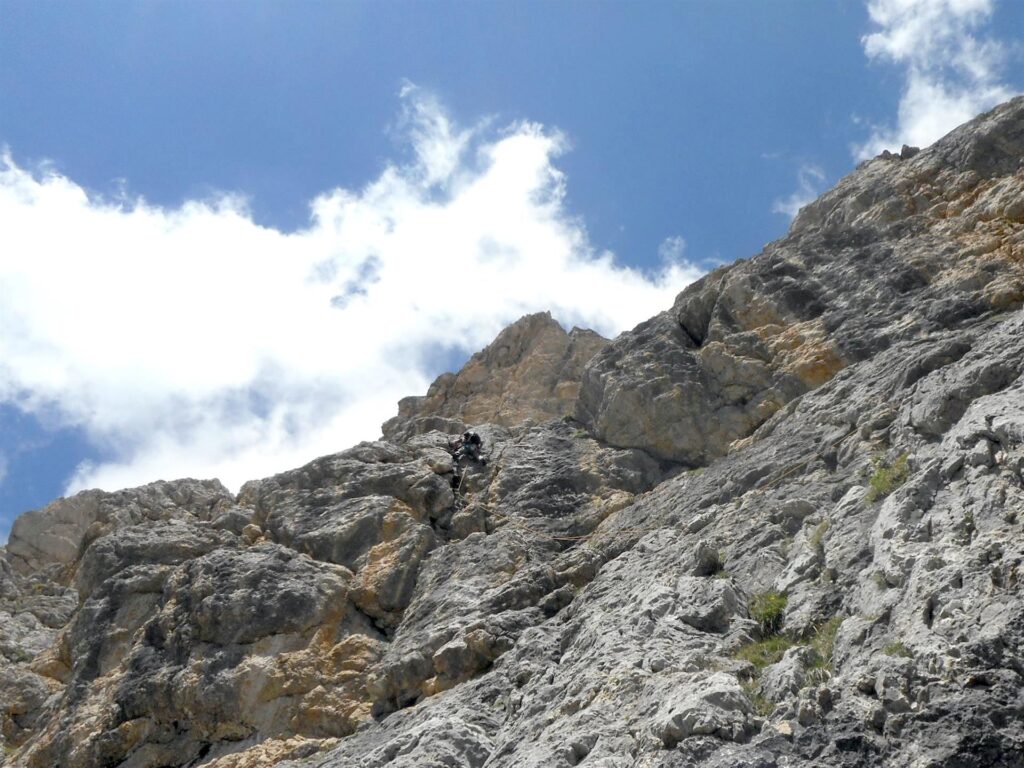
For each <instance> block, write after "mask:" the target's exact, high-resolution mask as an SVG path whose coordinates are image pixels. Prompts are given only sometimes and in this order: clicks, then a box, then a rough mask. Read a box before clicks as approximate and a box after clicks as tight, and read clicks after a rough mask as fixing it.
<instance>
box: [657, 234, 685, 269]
mask: <svg viewBox="0 0 1024 768" xmlns="http://www.w3.org/2000/svg"><path fill="white" fill-rule="evenodd" d="M685 252H686V240H684V239H683V238H682V237H680V236H679V235H672V236H671V237H666V238H665V239H664V240H662V241H661V245H659V246H658V258H659V259H661V262H662V264H668V265H671V264H679V263H681V262H682V260H683V254H684V253H685Z"/></svg>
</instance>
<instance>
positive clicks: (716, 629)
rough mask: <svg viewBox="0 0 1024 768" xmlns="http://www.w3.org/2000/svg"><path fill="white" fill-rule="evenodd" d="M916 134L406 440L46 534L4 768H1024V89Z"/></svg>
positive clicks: (7, 580) (412, 407) (34, 517)
mask: <svg viewBox="0 0 1024 768" xmlns="http://www.w3.org/2000/svg"><path fill="white" fill-rule="evenodd" d="M903 155H904V158H905V159H898V158H896V157H894V156H889V157H883V158H879V159H876V160H873V161H870V162H869V163H867V164H865V165H863V166H862V167H861V168H860V169H858V170H857V171H856V172H855V173H854V174H852V175H851V176H850V177H848V178H847V179H844V180H843V181H842V182H841V183H840V184H839V185H837V187H836V188H835V189H834V190H832V191H830V192H829V193H827V194H826V195H824V196H823V197H822V198H821V199H820V200H818V201H817V202H815V203H813V204H811V205H810V206H808V207H807V208H805V209H804V210H803V211H802V212H801V213H800V215H799V216H798V218H797V220H796V221H795V222H794V226H793V229H792V231H791V233H790V234H789V235H788V236H787V237H786V238H784V239H783V240H781V241H779V242H778V243H774V244H772V245H770V246H768V247H767V248H766V249H765V251H764V252H763V253H761V254H759V255H758V256H755V257H754V258H753V259H751V260H750V261H746V262H741V263H738V264H735V265H732V266H730V267H725V268H722V269H720V270H717V271H716V272H714V273H712V274H710V275H708V276H707V277H705V279H704V280H703V281H701V282H699V283H697V284H695V285H694V286H691V287H690V288H688V289H687V290H685V291H684V292H683V293H682V294H680V296H679V297H678V299H677V301H676V303H675V305H674V306H673V308H672V309H671V310H669V311H668V312H665V313H662V314H661V315H658V316H656V317H655V318H652V319H651V320H650V321H648V322H647V323H645V324H642V325H641V326H639V327H638V328H636V329H634V330H633V331H631V332H630V333H628V334H624V335H623V336H620V337H619V338H618V339H615V340H613V341H612V342H610V343H607V344H606V345H605V343H604V342H603V340H600V339H598V338H596V337H591V336H588V335H587V334H585V333H582V332H578V331H574V332H573V333H572V334H566V333H565V332H564V331H562V329H561V328H560V327H558V326H557V324H556V323H554V322H553V321H552V320H551V319H550V318H549V317H547V316H544V315H535V316H531V317H528V318H524V319H523V320H521V321H520V322H519V323H517V324H515V325H513V326H512V327H510V328H509V329H507V330H506V331H505V332H503V334H502V335H501V336H499V337H498V339H497V340H496V341H495V342H494V343H493V344H492V345H491V346H490V347H488V348H487V349H486V350H484V352H482V353H480V354H478V355H477V356H475V357H474V358H473V359H472V360H471V361H470V362H469V363H467V365H466V367H465V368H464V369H463V370H462V371H461V372H459V373H458V374H450V375H447V376H445V377H441V378H440V379H438V381H437V382H435V384H434V385H433V386H432V387H431V392H430V393H428V395H427V396H426V397H425V398H413V399H409V400H405V401H403V403H402V404H401V406H400V409H399V415H398V416H397V417H396V418H395V419H392V420H391V421H389V422H388V424H387V425H386V426H385V429H384V431H385V434H386V435H388V439H386V440H382V441H377V442H369V443H362V444H360V445H358V446H355V447H354V448H351V449H349V450H346V451H343V452H342V453H338V454H335V455H332V456H326V457H323V458H321V459H317V460H316V461H313V462H311V463H309V464H307V465H306V466H304V467H300V468H298V469H294V470H291V471H288V472H284V473H282V474H279V475H276V476H274V477H270V478H265V479H262V480H256V481H252V482H250V483H247V484H246V485H245V486H244V487H243V488H242V490H241V492H240V493H239V494H238V496H237V497H233V496H231V495H230V494H229V493H228V492H227V491H226V490H225V489H224V488H223V487H221V486H220V484H219V483H216V482H215V481H203V482H200V481H194V480H182V481H176V482H173V483H154V484H152V485H149V486H145V487H143V488H138V489H132V490H127V491H120V492H117V493H102V492H99V491H90V492H87V493H84V494H79V495H78V496H76V497H74V498H72V499H64V500H60V501H57V502H54V504H51V505H50V506H48V507H46V508H45V509H43V510H39V511H37V512H33V513H28V514H27V515H25V516H23V517H22V518H21V519H19V522H18V523H17V525H16V527H15V532H16V535H13V534H12V537H11V542H10V545H9V547H8V548H7V550H6V551H5V552H3V553H2V556H0V733H2V737H3V740H4V747H5V750H6V755H7V758H8V763H9V764H11V765H16V766H32V767H33V768H35V767H37V766H38V767H40V768H41V767H43V766H46V767H47V768H48V767H49V766H54V765H60V766H65V767H66V768H85V767H91V766H107V765H123V766H131V767H140V766H141V767H150V768H157V767H158V766H209V767H215V768H246V767H248V766H268V765H280V766H288V767H289V768H313V767H314V766H316V767H317V768H342V767H344V768H348V767H350V766H359V767H360V768H373V767H375V766H388V767H389V768H413V767H416V768H419V767H421V766H441V765H443V766H454V767H456V768H480V767H483V766H487V768H499V767H500V768H522V767H530V766H533V767H536V768H541V767H542V766H543V767H545V768H549V767H554V768H563V767H566V766H574V765H585V766H595V767H597V768H617V767H618V766H623V767H625V766H630V767H632V766H658V767H661V768H669V767H676V766H678V767H680V768H681V767H683V766H687V767H690V766H694V767H695V766H710V767H711V768H733V767H734V766H759V767H763V768H783V766H823V765H829V766H849V767H853V766H856V767H858V768H860V767H863V768H868V767H869V766H878V765H886V766H903V765H914V766H927V767H928V768H953V767H954V766H957V767H958V768H959V767H962V766H977V767H978V768H981V767H982V766H1005V767H1009V766H1015V767H1017V766H1021V765H1024V763H1022V758H1021V755H1022V754H1024V693H1022V691H1024V600H1022V598H1021V581H1022V579H1024V535H1022V528H1021V526H1022V525H1024V313H1022V311H1021V309H1020V307H1021V302H1022V299H1024V291H1022V284H1024V283H1022V269H1024V204H1022V202H1021V201H1024V190H1022V185H1024V170H1022V164H1021V161H1022V158H1024V99H1018V100H1015V101H1012V102H1009V103H1008V104H1006V105H1003V106H1002V107H1000V108H999V109H997V110H995V111H993V112H992V113H990V114H988V115H984V116H982V117H980V118H978V119H977V120H975V121H973V122H972V123H969V124H968V125H966V126H964V127H963V128H961V129H958V130H957V131H955V132H954V133H953V134H950V136H948V137H946V138H945V139H943V140H942V141H941V142H939V143H938V144H936V145H935V146H933V147H931V148H929V149H926V150H923V151H921V152H919V153H916V154H914V153H912V152H905V153H903ZM591 347H592V348H591ZM588 360H589V362H587V361H588ZM578 382H582V383H581V384H579V385H578ZM577 386H578V392H577ZM574 398H575V413H576V420H574V419H572V418H561V416H562V414H563V413H565V411H566V410H567V404H569V405H570V406H571V404H572V403H573V401H574ZM552 416H555V417H558V418H548V417H552ZM464 425H467V426H469V425H471V426H472V427H473V428H474V429H476V430H477V431H479V432H480V434H481V435H482V437H483V439H484V443H485V455H486V457H487V459H488V462H487V464H486V465H479V464H469V465H466V464H463V466H461V467H453V465H452V458H451V456H450V454H449V453H448V451H447V445H448V443H447V439H448V435H447V434H446V433H445V431H444V430H449V429H451V430H452V431H461V430H462V428H463V426H464ZM437 428H441V430H442V431H437ZM698 464H699V465H702V466H700V467H698V468H696V469H691V468H690V467H692V466H693V465H698ZM769 604H774V605H775V606H776V610H775V613H774V614H772V615H771V616H768V615H767V614H766V609H765V608H764V606H765V605H769Z"/></svg>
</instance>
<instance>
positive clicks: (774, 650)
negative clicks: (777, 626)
mask: <svg viewBox="0 0 1024 768" xmlns="http://www.w3.org/2000/svg"><path fill="white" fill-rule="evenodd" d="M794 645H796V641H795V640H794V639H793V638H791V637H787V636H786V635H772V636H771V637H769V638H766V639H765V640H758V641H757V642H755V643H747V644H746V645H744V646H741V647H739V648H737V649H736V651H735V652H734V653H733V656H734V657H735V658H737V659H740V660H741V661H749V662H750V663H751V664H753V665H754V669H756V670H757V671H758V672H760V671H761V670H762V669H764V668H765V667H767V666H770V665H772V664H774V663H775V662H777V661H778V660H779V659H781V658H782V655H783V654H784V653H785V652H786V651H787V650H789V649H790V648H792V647H793V646H794Z"/></svg>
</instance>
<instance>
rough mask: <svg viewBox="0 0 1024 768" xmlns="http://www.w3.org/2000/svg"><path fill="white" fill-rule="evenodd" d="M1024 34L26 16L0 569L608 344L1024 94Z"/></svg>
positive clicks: (104, 6)
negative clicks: (476, 353)
mask: <svg viewBox="0 0 1024 768" xmlns="http://www.w3.org/2000/svg"><path fill="white" fill-rule="evenodd" d="M1022 39H1024V4H1021V3H1016V2H1002V3H997V2H989V0H927V2H925V0H871V2H870V3H865V2H862V1H861V0H857V1H856V2H854V1H853V0H849V1H847V0H837V1H836V2H810V0H804V1H801V2H784V1H783V0H777V1H776V2H771V3H765V2H715V3H712V2H707V3H697V2H686V3H682V2H679V3H667V2H648V3H625V2H617V3H611V2H586V3H584V2H561V3H554V2H544V3H534V2H514V3H513V2H489V3H466V2H458V3H446V2H415V3H413V2H401V3H400V2H388V3H357V2H348V3H311V2H300V3H283V2H282V3H265V2H264V3H260V2H254V3H241V2H221V3H199V2H185V3H182V2H177V3H161V2H133V3H118V2H104V3H91V4H86V3H63V4H55V3H53V4H51V3H27V2H9V1H7V0H0V144H2V145H3V146H5V147H6V149H7V158H6V160H5V162H4V165H3V167H2V168H0V193H2V195H0V353H2V358H0V430H2V431H0V540H2V539H3V538H4V537H5V536H6V530H7V527H8V526H9V524H10V521H11V519H12V518H13V516H14V515H16V514H18V513H19V512H21V511H24V510H25V509H29V508H33V507H36V506H40V505H42V504H44V503H46V502H47V501H49V500H51V499H52V498H54V497H55V496H57V495H59V494H61V493H64V492H65V491H67V490H75V489H78V488H82V487H90V486H97V485H98V486H100V487H105V488H109V489H114V488H116V487H122V486H124V485H132V484H140V483H142V482H146V481H148V480H153V479H158V478H160V477H164V478H170V477H175V476H181V475H192V476H201V477H206V476H220V477H221V478H222V479H224V480H225V481H226V482H228V483H229V485H231V486H233V487H234V486H237V484H238V483H239V482H240V481H241V480H244V479H246V478H251V477H257V476H261V475H265V474H269V473H271V472H274V471H279V470H283V469H285V468H287V467H289V466H292V465H294V464H297V463H300V462H301V461H305V460H307V459H309V458H313V457H314V456H316V455H319V454H322V453H326V452H329V451H333V450H340V449H342V448H344V447H346V446H347V445H349V444H351V443H352V442H355V441H356V440H359V439H364V438H373V437H375V436H376V432H375V427H376V425H377V424H379V423H380V421H382V420H383V419H384V418H387V417H388V416H390V415H391V414H392V413H393V412H394V408H395V405H394V403H395V401H396V400H397V398H398V397H399V396H402V395H406V394H415V393H417V392H420V391H422V389H423V388H425V386H426V384H427V383H428V382H429V381H430V379H431V378H433V376H435V375H436V374H437V373H439V372H440V371H441V370H443V369H444V368H445V367H449V366H451V365H453V364H456V363H457V362H458V361H459V360H461V359H462V358H464V357H465V356H466V355H467V354H468V353H469V352H471V351H473V350H474V349H476V348H478V347H479V346H481V345H482V344H484V343H486V342H487V340H489V339H490V338H491V337H493V335H494V333H495V332H496V331H497V330H498V329H500V328H501V327H502V326H503V325H504V324H506V323H507V322H510V321H511V320H513V319H515V317H517V316H518V315H519V314H522V313H523V312H526V311H535V310H539V309H551V310H552V311H553V313H554V314H555V315H556V317H558V318H559V319H560V320H561V321H563V322H564V323H566V324H572V323H578V324H585V325H590V326H592V327H596V328H597V329H598V330H601V331H602V332H604V333H607V334H612V333H616V332H618V331H620V330H623V329H624V328H626V327H629V326H631V325H632V324H633V323H635V322H638V321H639V320H641V319H643V318H645V317H647V316H649V315H651V314H653V313H654V312H656V311H658V310H660V309H662V308H664V307H665V306H667V305H668V304H669V303H670V302H671V300H672V297H673V296H674V295H675V293H677V292H678V291H679V290H681V289H682V288H683V287H684V286H685V284H686V283H687V282H688V281H690V280H692V279H694V278H695V277H696V276H698V275H699V274H700V272H701V271H702V270H706V269H707V268H709V267H710V266H713V265H714V264H717V263H720V262H727V261H731V260H733V259H736V258H740V257H747V256H751V255H753V254H754V253H756V252H757V251H758V250H759V249H760V248H761V246H762V245H763V244H764V243H766V242H768V241H770V240H772V239H774V238H776V237H778V236H780V235H782V234H783V233H784V232H785V229H786V227H787V226H788V223H789V220H790V217H791V215H792V213H793V212H795V210H796V208H797V207H798V206H799V204H800V203H801V202H806V201H807V200H808V199H809V198H811V197H813V196H814V195H815V194H816V193H818V192H820V191H823V190H824V189H825V188H827V187H828V186H829V185H831V184H832V183H834V182H835V181H836V180H837V179H838V178H839V177H840V176H842V175H844V174H845V173H847V172H849V171H850V170H851V169H852V168H853V167H854V165H855V164H856V162H857V161H858V159H859V158H861V157H865V156H869V155H870V154H872V153H873V152H876V151H878V150H880V149H881V148H883V147H885V146H892V147H894V148H897V149H898V147H899V144H900V143H902V141H908V142H909V143H916V144H927V143H929V142H930V141H932V140H934V139H935V138H937V137H938V136H940V135H941V134H942V133H944V132H945V131H947V130H949V129H951V128H953V127H955V125H957V124H959V123H960V122H962V121H963V120H964V119H967V118H968V117H969V116H971V115H973V114H975V113H976V112H978V111H980V110H982V109H985V108H987V107H989V106H991V105H992V104H994V103H997V102H998V101H999V100H1001V99H1003V98H1005V97H1007V96H1009V95H1011V94H1013V93H1016V92H1019V90H1020V86H1021V84H1022V83H1024V60H1022V56H1021V52H1020V48H1019V41H1020V40H1022Z"/></svg>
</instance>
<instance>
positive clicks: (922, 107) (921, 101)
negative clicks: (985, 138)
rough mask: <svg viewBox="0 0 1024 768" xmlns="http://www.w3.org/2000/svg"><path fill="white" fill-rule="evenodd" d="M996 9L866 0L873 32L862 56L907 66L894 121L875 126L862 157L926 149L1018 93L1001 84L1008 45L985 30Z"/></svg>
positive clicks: (972, 0) (976, 3) (923, 0)
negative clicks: (886, 151) (905, 148)
mask: <svg viewBox="0 0 1024 768" xmlns="http://www.w3.org/2000/svg"><path fill="white" fill-rule="evenodd" d="M993 10H994V9H993V2H992V0H869V2H868V15H869V16H870V18H871V21H872V23H873V24H874V25H875V27H876V30H875V31H874V32H872V33H871V34H868V35H865V36H864V38H863V40H862V42H863V44H864V52H865V53H866V54H867V56H868V58H869V59H871V60H875V61H884V62H891V63H893V64H897V65H899V66H901V67H903V68H904V69H905V72H906V81H905V83H904V86H903V93H902V96H901V98H900V104H899V113H898V115H897V120H896V124H895V125H882V126H873V127H872V133H871V136H870V137H869V138H868V139H867V140H866V141H865V142H864V143H863V144H860V145H857V146H855V147H854V148H853V149H854V154H855V155H856V157H857V158H858V159H861V160H863V159H866V158H869V157H873V156H874V155H876V154H878V153H879V152H881V151H882V150H883V149H899V147H900V146H901V145H903V144H909V145H911V146H917V147H924V146H927V145H929V144H931V143H932V142H934V141H935V140H936V139H939V138H941V137H942V136H943V135H944V134H946V133H948V132H949V131H950V130H952V129H953V128H955V127H956V126H958V125H960V124H961V123H963V122H965V121H967V120H969V119H971V118H972V117H974V116H975V115H977V114H978V113H979V112H984V111H985V110H987V109H990V108H992V107H993V106H995V105H996V104H998V103H999V102H1001V101H1005V100H1006V99H1008V98H1010V97H1011V96H1013V95H1014V93H1015V90H1014V89H1013V88H1011V87H1010V86H1009V85H1008V84H1006V83H1004V82H1003V79H1002V70H1003V67H1004V66H1005V63H1006V61H1007V57H1008V51H1007V48H1006V46H1004V45H1003V44H1002V43H1000V42H999V41H997V40H996V39H994V38H992V37H990V36H988V35H987V33H986V30H985V26H986V24H988V23H989V21H990V20H991V18H992V13H993Z"/></svg>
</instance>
